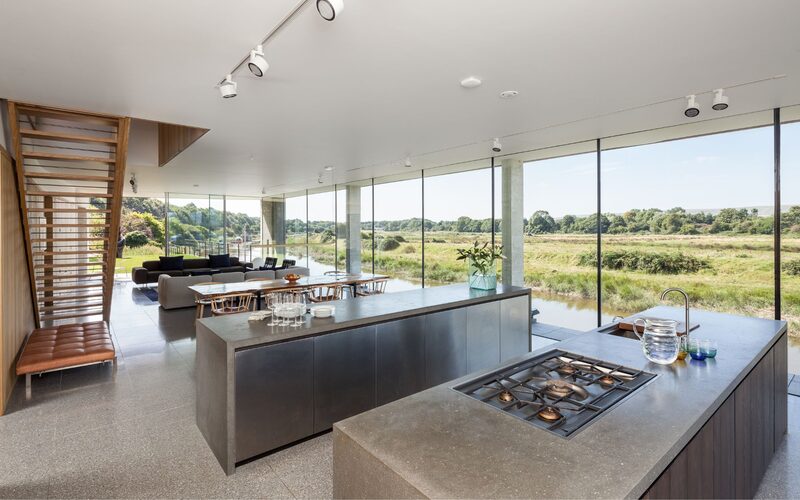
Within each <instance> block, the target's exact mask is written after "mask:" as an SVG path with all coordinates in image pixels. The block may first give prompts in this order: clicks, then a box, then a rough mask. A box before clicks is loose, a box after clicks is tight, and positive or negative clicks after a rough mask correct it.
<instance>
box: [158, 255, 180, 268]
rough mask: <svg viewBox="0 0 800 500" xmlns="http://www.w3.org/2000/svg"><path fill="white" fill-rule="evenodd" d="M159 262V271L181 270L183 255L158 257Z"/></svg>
mask: <svg viewBox="0 0 800 500" xmlns="http://www.w3.org/2000/svg"><path fill="white" fill-rule="evenodd" d="M158 260H159V261H160V262H161V269H160V271H182V270H183V255H179V256H177V257H159V258H158Z"/></svg>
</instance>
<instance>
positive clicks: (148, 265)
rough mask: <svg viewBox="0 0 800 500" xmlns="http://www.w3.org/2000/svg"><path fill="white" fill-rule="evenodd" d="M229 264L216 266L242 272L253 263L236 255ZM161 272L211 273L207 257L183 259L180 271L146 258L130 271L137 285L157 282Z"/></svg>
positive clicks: (226, 270)
mask: <svg viewBox="0 0 800 500" xmlns="http://www.w3.org/2000/svg"><path fill="white" fill-rule="evenodd" d="M230 263H231V265H230V266H228V267H216V268H214V269H219V272H222V273H235V272H240V273H243V272H245V271H247V270H248V268H250V267H252V266H253V265H252V264H251V263H249V262H240V261H239V259H238V257H231V262H230ZM162 274H166V275H167V276H173V277H176V276H191V275H193V274H211V267H210V266H209V263H208V259H183V270H181V271H162V270H161V262H160V261H158V260H147V261H144V262H142V267H134V268H133V270H132V271H131V276H132V278H133V282H134V283H136V284H137V285H146V284H148V283H157V282H158V277H159V276H161V275H162Z"/></svg>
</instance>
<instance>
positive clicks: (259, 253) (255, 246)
mask: <svg viewBox="0 0 800 500" xmlns="http://www.w3.org/2000/svg"><path fill="white" fill-rule="evenodd" d="M279 202H280V201H279ZM225 208H226V212H225V238H226V241H227V248H226V250H225V252H226V253H229V254H230V255H231V256H235V257H238V258H239V259H240V260H243V261H244V262H253V259H254V258H255V257H263V256H264V255H265V254H266V252H265V251H266V249H265V248H263V247H262V246H261V198H248V197H244V196H227V197H226V198H225Z"/></svg>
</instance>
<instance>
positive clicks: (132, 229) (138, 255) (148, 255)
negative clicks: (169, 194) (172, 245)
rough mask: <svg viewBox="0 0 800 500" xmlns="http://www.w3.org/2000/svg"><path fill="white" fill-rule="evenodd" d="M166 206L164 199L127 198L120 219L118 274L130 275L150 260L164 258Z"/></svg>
mask: <svg viewBox="0 0 800 500" xmlns="http://www.w3.org/2000/svg"><path fill="white" fill-rule="evenodd" d="M165 216H166V207H165V205H164V198H144V197H125V198H123V199H122V214H121V218H120V235H119V236H120V240H121V242H122V243H121V245H120V248H119V251H120V252H121V253H120V254H119V255H120V258H118V259H117V264H116V265H117V267H118V268H119V269H118V271H119V272H122V269H124V270H125V271H124V272H125V273H126V274H130V270H131V269H132V268H134V267H139V266H141V264H142V262H144V261H146V260H158V257H159V256H160V255H164V245H165V237H166V233H165V226H164V218H165Z"/></svg>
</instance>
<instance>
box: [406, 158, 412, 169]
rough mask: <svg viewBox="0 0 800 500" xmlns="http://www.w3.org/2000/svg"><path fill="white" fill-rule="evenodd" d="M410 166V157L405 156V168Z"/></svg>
mask: <svg viewBox="0 0 800 500" xmlns="http://www.w3.org/2000/svg"><path fill="white" fill-rule="evenodd" d="M408 167H411V157H410V156H406V168H408Z"/></svg>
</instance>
